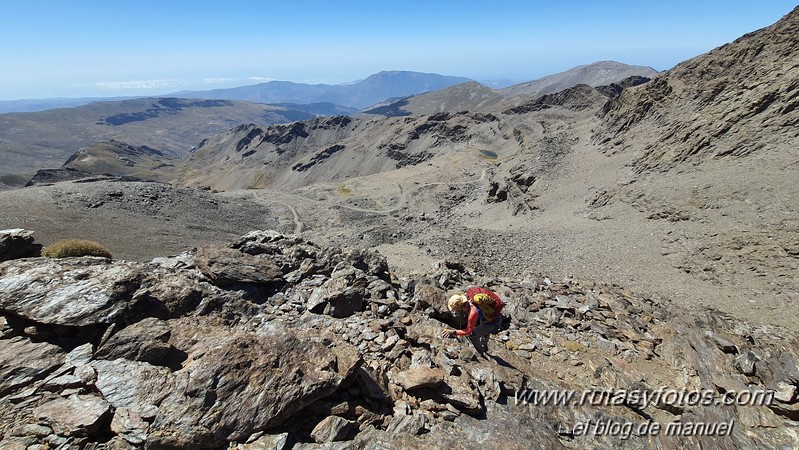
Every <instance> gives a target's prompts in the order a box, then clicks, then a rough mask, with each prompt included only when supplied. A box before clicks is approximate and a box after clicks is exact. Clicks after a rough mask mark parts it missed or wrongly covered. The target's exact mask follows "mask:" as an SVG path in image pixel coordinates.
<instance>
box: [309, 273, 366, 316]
mask: <svg viewBox="0 0 799 450" xmlns="http://www.w3.org/2000/svg"><path fill="white" fill-rule="evenodd" d="M349 283H350V282H349V281H348V280H347V278H344V277H337V278H330V279H328V280H327V281H325V283H324V284H323V285H322V286H319V287H317V288H315V289H314V290H313V292H311V295H310V297H308V301H307V303H306V307H307V308H308V310H309V311H311V312H316V313H322V314H327V315H330V316H333V317H338V318H342V317H349V316H351V315H352V314H353V313H354V312H355V311H360V310H361V308H363V299H364V296H365V295H366V291H365V289H364V288H363V287H361V286H350V284H349Z"/></svg>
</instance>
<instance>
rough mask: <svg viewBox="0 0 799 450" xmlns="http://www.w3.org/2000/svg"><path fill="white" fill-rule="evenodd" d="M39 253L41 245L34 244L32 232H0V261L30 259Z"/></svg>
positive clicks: (20, 230) (20, 229)
mask: <svg viewBox="0 0 799 450" xmlns="http://www.w3.org/2000/svg"><path fill="white" fill-rule="evenodd" d="M41 252H42V246H41V244H36V243H34V239H33V231H30V230H24V229H22V228H13V229H9V230H0V261H8V260H10V259H17V258H32V257H36V256H39V255H40V254H41Z"/></svg>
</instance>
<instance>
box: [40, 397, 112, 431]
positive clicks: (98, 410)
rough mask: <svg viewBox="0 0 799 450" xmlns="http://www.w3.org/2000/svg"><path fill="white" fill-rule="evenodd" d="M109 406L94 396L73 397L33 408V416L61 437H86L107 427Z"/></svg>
mask: <svg viewBox="0 0 799 450" xmlns="http://www.w3.org/2000/svg"><path fill="white" fill-rule="evenodd" d="M110 413H111V405H110V404H109V403H108V402H107V401H105V400H103V399H102V398H100V397H97V396H94V395H73V396H71V397H69V398H65V399H64V398H62V399H56V400H53V401H50V402H47V403H45V404H43V405H41V406H38V407H36V408H34V410H33V415H34V416H35V417H36V418H37V419H38V420H39V421H40V422H43V423H45V424H47V425H49V426H50V427H51V428H52V429H53V431H55V432H56V433H58V434H60V435H62V436H79V437H80V436H88V435H90V434H92V433H94V432H95V431H97V430H99V429H100V428H102V427H103V426H105V425H107V422H108V419H109V418H110Z"/></svg>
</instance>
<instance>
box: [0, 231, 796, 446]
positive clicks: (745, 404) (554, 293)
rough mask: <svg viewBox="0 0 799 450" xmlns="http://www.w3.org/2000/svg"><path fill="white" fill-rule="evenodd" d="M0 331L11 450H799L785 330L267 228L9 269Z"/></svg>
mask: <svg viewBox="0 0 799 450" xmlns="http://www.w3.org/2000/svg"><path fill="white" fill-rule="evenodd" d="M471 284H480V285H487V286H489V287H492V288H494V289H496V290H497V291H498V292H499V294H500V295H502V296H503V298H504V299H505V300H506V303H507V307H506V309H505V316H506V321H505V325H504V327H503V330H502V331H501V332H500V333H499V334H498V335H496V336H493V337H492V338H491V343H490V346H489V354H488V355H481V354H479V353H477V352H476V351H475V349H474V348H473V346H472V345H471V343H470V342H469V341H468V340H465V339H442V338H441V337H440V330H441V329H442V328H443V327H450V326H453V325H457V321H458V318H456V317H453V316H451V315H450V314H449V313H448V312H446V310H445V305H444V302H445V298H446V295H447V293H448V292H451V291H452V290H453V289H462V288H464V287H465V286H468V285H471ZM75 286H80V287H81V289H75ZM0 333H1V335H0V341H2V343H3V345H2V346H0V361H2V364H1V365H0V372H2V374H3V376H2V378H0V395H2V396H3V397H2V400H0V439H2V443H3V446H4V448H30V446H37V445H46V446H50V447H59V446H61V447H62V448H64V447H68V448H81V449H104V448H114V449H126V448H153V449H155V448H185V449H203V448H240V449H255V448H278V449H283V448H295V449H323V448H375V447H380V448H398V449H399V448H420V449H421V448H424V449H428V448H445V447H465V448H470V447H475V446H484V445H489V444H490V445H494V446H499V447H503V448H529V447H530V446H531V445H533V446H541V447H543V448H585V447H586V446H595V447H598V448H618V447H619V446H623V447H624V448H630V449H637V448H652V447H658V448H686V447H698V446H701V447H703V448H742V449H743V448H753V447H758V448H778V447H782V448H792V447H796V446H797V445H799V442H797V440H796V437H795V436H794V435H792V434H791V433H790V432H789V431H790V430H791V429H793V428H795V426H796V420H797V419H799V416H797V414H798V413H797V411H798V410H797V400H796V389H797V386H798V385H799V373H797V372H796V367H797V364H799V355H797V353H796V349H797V344H799V342H797V337H796V336H795V335H794V334H792V333H789V332H787V331H786V330H781V329H778V328H774V327H757V326H752V325H749V324H747V323H745V322H741V321H738V320H735V319H732V318H730V317H729V316H726V315H724V314H720V313H718V312H717V311H703V312H699V313H697V312H693V313H690V314H688V313H686V311H685V310H683V309H681V308H673V307H668V308H667V307H664V306H663V305H660V304H658V303H657V302H653V301H651V300H649V299H646V298H642V297H640V296H636V295H634V294H632V293H630V292H628V291H625V290H624V289H621V288H619V287H616V286H612V285H606V284H597V283H580V282H577V281H574V280H564V281H563V282H552V281H550V280H549V279H548V278H545V279H496V278H485V277H481V276H479V275H476V274H474V273H473V272H471V271H470V270H467V269H465V268H464V267H463V266H461V265H459V264H456V263H445V262H441V263H439V264H438V265H437V266H436V268H431V269H430V271H429V272H427V273H425V274H423V275H418V276H415V277H411V278H400V279H397V278H395V276H394V273H393V271H392V269H391V267H390V266H388V265H387V264H386V261H385V259H383V258H382V257H380V256H379V255H377V254H375V253H372V252H368V251H363V250H357V249H349V250H341V249H336V248H324V247H320V246H317V245H315V244H313V243H312V242H308V241H306V240H304V239H301V238H298V237H296V236H287V235H281V234H279V233H275V232H270V231H255V232H252V233H248V234H247V235H245V236H243V237H242V238H240V239H237V240H236V241H234V242H233V243H231V244H229V245H225V246H204V247H201V248H199V249H198V250H197V251H196V252H194V253H191V254H184V255H181V256H179V257H175V258H160V259H156V260H153V261H152V262H150V263H132V262H127V261H122V260H118V261H108V260H105V259H102V258H67V259H61V260H49V259H42V258H28V259H18V260H11V261H6V262H3V263H0ZM547 390H553V392H555V391H560V392H569V391H574V392H576V393H577V395H582V393H583V392H587V393H589V397H587V398H591V399H592V400H591V401H584V402H582V403H581V402H579V401H577V400H576V399H573V400H572V401H560V402H558V403H555V402H552V403H550V404H544V403H543V400H535V396H534V395H533V392H535V391H537V392H540V393H543V392H546V391H547ZM658 391H660V392H661V396H660V397H658V398H657V399H654V398H650V397H647V399H644V398H643V397H642V395H644V394H647V395H655V393H656V392H658ZM664 392H674V393H679V392H691V393H695V394H697V395H699V394H701V395H703V396H706V397H702V398H703V399H705V398H706V399H707V400H706V401H705V403H707V404H704V405H703V404H699V403H702V402H699V401H698V400H697V399H696V398H694V397H691V398H689V399H688V400H686V399H685V398H683V399H678V398H676V394H666V395H662V394H663V393H664ZM742 392H743V393H744V394H740V393H742ZM747 392H748V393H749V394H747ZM758 392H761V393H762V392H768V394H767V397H765V399H764V401H762V402H760V403H758V402H752V401H749V400H747V398H751V397H750V396H751V395H760V394H756V393H758ZM591 393H593V394H591ZM590 395H593V397H591V396H590ZM603 396H604V397H603ZM608 423H614V424H616V425H615V426H616V427H618V428H619V429H618V430H617V432H605V431H602V429H601V426H600V424H605V425H604V426H606V425H607V424H608ZM654 423H657V424H659V425H660V426H662V427H663V429H662V430H655V431H652V428H651V427H652V424H654ZM674 423H679V424H681V425H671V431H669V432H667V431H666V430H667V427H668V426H669V424H674ZM642 424H643V425H642ZM699 424H704V425H699ZM709 424H712V426H713V427H714V428H715V429H714V431H712V432H708V431H707V430H708V429H707V426H708V425H709ZM719 424H724V425H723V426H722V428H718V426H719ZM677 426H679V427H681V428H679V430H678V431H675V430H676V429H675V428H674V427H677ZM698 426H701V427H703V428H702V429H703V430H704V432H696V431H691V430H694V428H691V429H688V428H686V427H698ZM583 429H585V431H583ZM625 430H626V431H625ZM686 430H688V431H686ZM780 431H784V432H780Z"/></svg>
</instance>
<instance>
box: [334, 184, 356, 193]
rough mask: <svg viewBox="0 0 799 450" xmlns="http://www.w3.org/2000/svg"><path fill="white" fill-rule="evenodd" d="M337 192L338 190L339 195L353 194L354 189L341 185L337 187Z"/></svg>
mask: <svg viewBox="0 0 799 450" xmlns="http://www.w3.org/2000/svg"><path fill="white" fill-rule="evenodd" d="M336 192H338V194H339V195H352V193H353V191H352V189H350V188H348V187H347V186H344V185H341V186H339V187H338V188H336Z"/></svg>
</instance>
